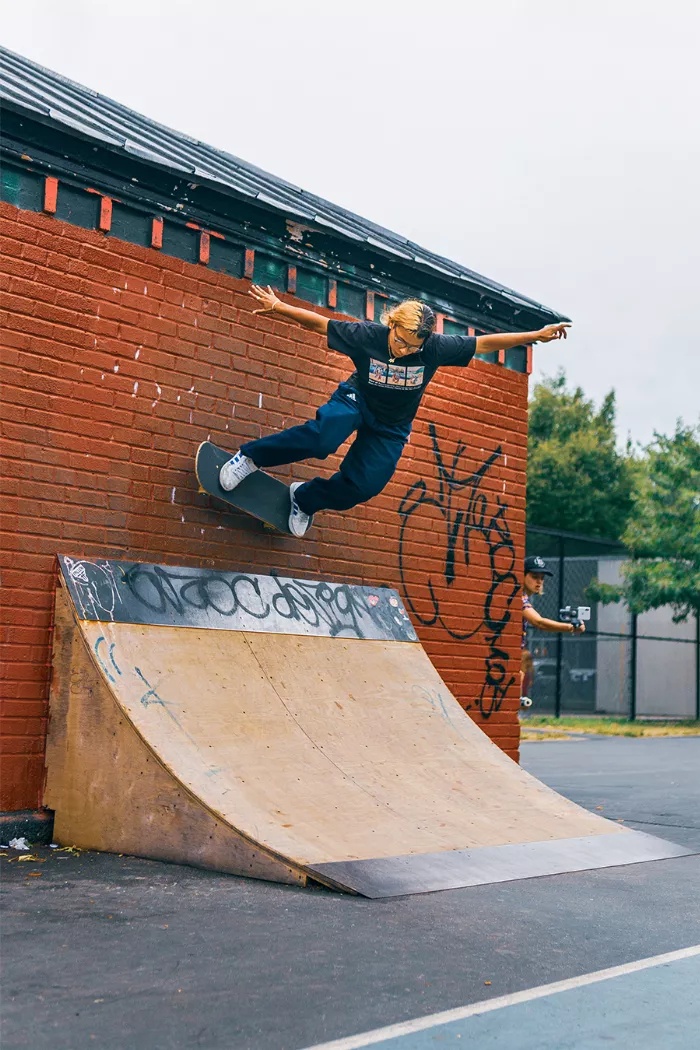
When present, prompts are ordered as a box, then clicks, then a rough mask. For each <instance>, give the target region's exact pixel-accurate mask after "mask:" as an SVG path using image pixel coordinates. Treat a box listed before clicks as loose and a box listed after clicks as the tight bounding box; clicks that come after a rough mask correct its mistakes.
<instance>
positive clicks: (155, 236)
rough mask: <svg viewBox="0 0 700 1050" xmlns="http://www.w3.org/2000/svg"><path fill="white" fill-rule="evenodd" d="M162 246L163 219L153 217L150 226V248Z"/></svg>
mask: <svg viewBox="0 0 700 1050" xmlns="http://www.w3.org/2000/svg"><path fill="white" fill-rule="evenodd" d="M162 247H163V220H162V219H159V218H155V219H154V220H153V225H152V227H151V248H162Z"/></svg>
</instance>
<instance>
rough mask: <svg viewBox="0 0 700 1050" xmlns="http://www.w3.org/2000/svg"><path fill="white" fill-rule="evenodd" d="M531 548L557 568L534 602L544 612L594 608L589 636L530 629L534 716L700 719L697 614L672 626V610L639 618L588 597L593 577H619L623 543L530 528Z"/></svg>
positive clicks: (621, 606)
mask: <svg viewBox="0 0 700 1050" xmlns="http://www.w3.org/2000/svg"><path fill="white" fill-rule="evenodd" d="M527 553H528V554H539V555H541V557H543V558H545V560H546V562H547V567H548V568H549V569H551V570H552V572H553V573H554V576H552V577H547V579H546V582H545V592H544V594H543V595H539V596H535V598H534V599H533V604H534V606H535V608H536V609H537V611H538V612H539V613H541V614H542V616H546V617H548V618H549V619H552V620H558V619H559V618H560V617H559V610H560V609H561V608H563V607H564V606H566V605H574V606H577V605H586V606H590V609H591V618H590V620H588V621H587V622H586V632H585V634H576V635H568V634H554V633H552V634H549V633H547V632H545V631H537V630H535V629H534V628H532V627H528V628H527V647H528V649H529V651H530V653H531V655H532V662H533V680H532V683H531V685H530V686H529V688H528V692H529V696H530V697H531V699H532V701H533V707H532V709H531V710H532V713H533V714H535V713H540V714H554V715H556V716H557V717H558V716H559V715H562V714H567V715H617V716H622V717H625V718H630V719H635V718H671V719H693V718H700V634H699V631H698V620H697V618H693V617H691V618H689V619H688V621H687V623H680V624H674V623H673V619H672V610H671V609H669V608H663V609H655V610H651V611H650V612H647V613H642V614H641V615H639V616H634V615H632V614H631V613H630V612H629V610H628V609H627V607H626V606H625V605H624V604H623V603H622V602H617V603H614V604H612V605H601V604H600V603H598V602H592V601H591V600H590V599H589V598H588V596H587V593H586V591H587V588H588V585H589V584H590V583H591V581H592V580H594V579H598V580H600V581H602V582H604V583H617V582H618V581H619V579H620V567H621V565H622V563H623V562H624V561H625V559H626V552H625V549H624V547H623V546H622V545H621V544H619V543H613V542H610V541H606V540H601V539H597V538H595V537H587V536H578V535H576V534H574V533H568V532H559V531H555V530H550V529H542V528H539V527H534V526H528V530H527Z"/></svg>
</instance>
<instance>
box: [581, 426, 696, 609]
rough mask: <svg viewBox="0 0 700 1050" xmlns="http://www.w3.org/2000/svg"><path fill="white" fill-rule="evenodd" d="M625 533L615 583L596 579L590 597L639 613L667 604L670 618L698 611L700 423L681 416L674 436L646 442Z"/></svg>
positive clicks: (590, 589)
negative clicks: (626, 557) (626, 555)
mask: <svg viewBox="0 0 700 1050" xmlns="http://www.w3.org/2000/svg"><path fill="white" fill-rule="evenodd" d="M643 467H644V469H643V470H642V471H640V474H639V479H638V482H637V486H636V490H635V493H634V513H633V514H632V516H631V518H630V520H629V523H628V525H627V528H626V529H625V532H624V534H623V537H622V538H623V541H624V543H625V544H626V546H627V547H628V549H629V551H630V553H631V554H632V556H633V560H632V561H628V562H625V563H624V565H623V566H622V577H623V582H622V585H621V586H619V587H612V586H608V585H605V584H596V585H594V587H593V588H589V592H590V594H591V597H592V598H597V599H598V600H599V601H603V602H604V603H607V602H611V601H619V600H620V599H621V598H622V599H624V601H625V602H626V603H627V605H628V606H629V608H630V609H631V610H632V612H635V613H641V612H645V611H646V610H647V609H657V608H659V607H660V606H662V605H670V606H672V607H673V610H674V620H676V622H679V621H681V620H685V619H687V617H688V616H689V614H690V613H692V612H694V613H695V615H696V616H699V615H700V426H697V427H690V426H684V425H683V424H682V423H681V422H679V423H678V424H677V426H676V432H675V434H674V435H673V436H672V437H665V436H664V435H661V434H656V435H655V438H654V441H652V443H651V444H650V445H649V446H648V447H647V449H646V456H645V459H644V461H643Z"/></svg>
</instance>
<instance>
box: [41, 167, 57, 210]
mask: <svg viewBox="0 0 700 1050" xmlns="http://www.w3.org/2000/svg"><path fill="white" fill-rule="evenodd" d="M57 201H58V179H55V178H54V177H53V176H52V175H47V176H46V179H45V181H44V211H45V212H48V213H49V214H50V215H53V214H54V213H55V211H56V202H57Z"/></svg>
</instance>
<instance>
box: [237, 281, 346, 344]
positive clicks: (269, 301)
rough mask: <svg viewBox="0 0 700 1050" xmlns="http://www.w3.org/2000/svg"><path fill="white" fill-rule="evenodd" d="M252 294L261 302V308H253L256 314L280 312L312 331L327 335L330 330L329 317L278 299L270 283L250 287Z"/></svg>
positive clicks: (288, 319)
mask: <svg viewBox="0 0 700 1050" xmlns="http://www.w3.org/2000/svg"><path fill="white" fill-rule="evenodd" d="M249 294H250V295H252V296H253V298H254V299H257V301H258V302H259V303H260V309H259V310H253V313H254V314H279V315H280V317H284V318H285V319H286V320H287V321H296V322H297V324H300V325H301V326H302V328H308V329H309V331H311V332H318V333H319V334H320V335H325V334H326V332H327V331H328V318H327V317H322V316H321V314H315V313H314V312H313V310H302V309H301V308H300V307H298V306H289V305H288V304H287V303H283V302H282V300H281V299H278V298H277V296H276V295H275V293H274V292H273V291H272V288H270V285H269V284H268V286H267V288H261V287H260V285H257V284H254V285H253V287H252V288H251V289H250V293H249Z"/></svg>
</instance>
